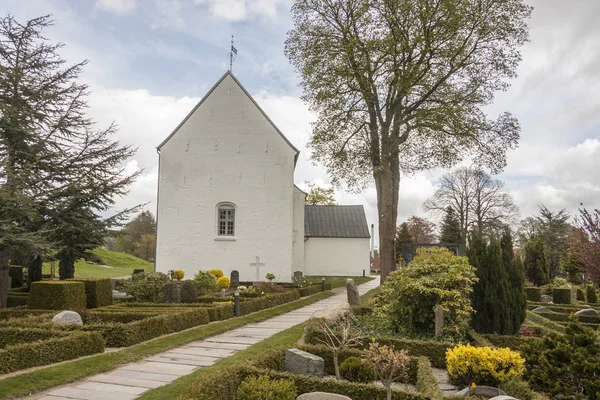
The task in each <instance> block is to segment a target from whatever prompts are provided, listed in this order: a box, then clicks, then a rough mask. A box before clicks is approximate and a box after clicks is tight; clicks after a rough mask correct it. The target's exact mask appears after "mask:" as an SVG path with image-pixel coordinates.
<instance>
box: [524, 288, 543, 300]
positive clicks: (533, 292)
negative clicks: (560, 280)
mask: <svg viewBox="0 0 600 400" xmlns="http://www.w3.org/2000/svg"><path fill="white" fill-rule="evenodd" d="M525 296H527V301H542V289H540V288H539V287H526V288H525Z"/></svg>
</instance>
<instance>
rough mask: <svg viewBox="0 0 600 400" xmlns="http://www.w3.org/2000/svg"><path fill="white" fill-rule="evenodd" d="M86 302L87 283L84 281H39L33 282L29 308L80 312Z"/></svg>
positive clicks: (28, 303) (28, 302)
mask: <svg viewBox="0 0 600 400" xmlns="http://www.w3.org/2000/svg"><path fill="white" fill-rule="evenodd" d="M85 303H86V300H85V285H84V284H83V283H82V282H71V281H39V282H33V283H32V284H31V290H30V291H29V300H28V301H27V308H31V309H41V310H71V311H77V312H80V311H81V310H83V309H84V308H85Z"/></svg>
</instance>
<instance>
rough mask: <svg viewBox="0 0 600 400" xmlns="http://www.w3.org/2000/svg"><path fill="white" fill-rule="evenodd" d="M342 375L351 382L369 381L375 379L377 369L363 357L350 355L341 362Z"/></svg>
mask: <svg viewBox="0 0 600 400" xmlns="http://www.w3.org/2000/svg"><path fill="white" fill-rule="evenodd" d="M340 376H341V377H342V378H343V379H346V380H349V381H350V382H359V383H369V382H371V381H373V380H375V371H374V370H373V367H371V366H370V365H369V364H367V363H366V362H364V361H363V360H362V359H360V358H358V357H349V358H347V359H346V360H345V361H344V362H342V363H341V364H340Z"/></svg>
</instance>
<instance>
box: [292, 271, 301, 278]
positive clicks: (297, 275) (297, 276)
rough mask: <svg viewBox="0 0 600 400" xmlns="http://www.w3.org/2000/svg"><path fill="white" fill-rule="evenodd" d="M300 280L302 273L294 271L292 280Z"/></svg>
mask: <svg viewBox="0 0 600 400" xmlns="http://www.w3.org/2000/svg"><path fill="white" fill-rule="evenodd" d="M300 279H302V271H294V280H300Z"/></svg>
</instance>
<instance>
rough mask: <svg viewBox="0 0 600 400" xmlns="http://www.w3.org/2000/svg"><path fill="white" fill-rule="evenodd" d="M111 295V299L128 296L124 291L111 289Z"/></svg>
mask: <svg viewBox="0 0 600 400" xmlns="http://www.w3.org/2000/svg"><path fill="white" fill-rule="evenodd" d="M112 297H113V299H126V298H128V297H130V296H129V295H128V294H127V293H125V292H120V291H118V290H113V291H112Z"/></svg>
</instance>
